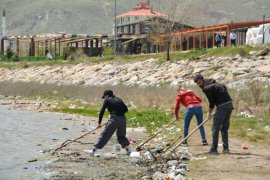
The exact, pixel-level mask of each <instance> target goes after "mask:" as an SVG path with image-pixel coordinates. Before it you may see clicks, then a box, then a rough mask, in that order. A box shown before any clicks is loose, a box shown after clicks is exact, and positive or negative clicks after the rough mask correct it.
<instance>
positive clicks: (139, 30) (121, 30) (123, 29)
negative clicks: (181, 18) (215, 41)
mask: <svg viewBox="0 0 270 180" xmlns="http://www.w3.org/2000/svg"><path fill="white" fill-rule="evenodd" d="M162 16H165V14H162V13H159V12H155V11H153V8H152V7H150V1H149V0H148V1H145V0H140V2H139V3H138V4H137V5H136V6H135V7H134V8H133V9H132V10H131V11H128V12H126V13H123V14H120V15H118V16H116V32H117V34H118V35H119V34H120V35H124V34H126V35H140V34H143V33H144V27H142V26H141V23H140V22H143V21H145V20H147V19H149V18H153V17H162Z"/></svg>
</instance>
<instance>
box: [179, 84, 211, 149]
mask: <svg viewBox="0 0 270 180" xmlns="http://www.w3.org/2000/svg"><path fill="white" fill-rule="evenodd" d="M177 91H178V94H177V97H176V103H175V107H174V114H175V118H176V120H177V121H179V115H178V111H179V108H180V103H181V104H183V105H184V106H185V107H186V108H187V111H186V115H185V122H184V137H185V138H186V137H187V136H188V129H189V125H190V121H191V119H192V117H193V115H195V116H196V118H197V123H198V125H200V124H201V123H202V122H203V111H202V106H201V101H202V100H201V98H199V97H198V96H197V95H196V94H195V93H194V92H193V91H191V90H186V88H185V87H184V86H179V87H178V90H177ZM200 133H201V138H202V145H208V143H207V140H206V137H205V130H204V127H203V125H202V126H201V127H200ZM181 145H182V146H187V145H188V144H187V140H185V141H184V142H183V143H182V144H181Z"/></svg>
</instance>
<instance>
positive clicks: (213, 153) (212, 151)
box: [208, 149, 218, 155]
mask: <svg viewBox="0 0 270 180" xmlns="http://www.w3.org/2000/svg"><path fill="white" fill-rule="evenodd" d="M208 154H212V155H217V154H218V151H217V150H216V149H210V150H209V151H208Z"/></svg>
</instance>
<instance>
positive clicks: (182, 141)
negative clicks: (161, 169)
mask: <svg viewBox="0 0 270 180" xmlns="http://www.w3.org/2000/svg"><path fill="white" fill-rule="evenodd" d="M214 114H215V113H213V114H212V115H211V117H212V116H213V115H214ZM209 119H211V118H207V119H206V120H204V121H203V122H202V123H201V124H200V125H199V126H197V127H196V128H195V129H194V130H193V131H192V132H191V133H190V134H189V135H187V136H186V137H185V138H184V139H182V141H180V142H179V143H178V144H177V145H176V146H175V147H174V148H173V149H172V150H171V152H173V151H175V149H176V148H177V147H178V146H180V145H181V144H182V143H183V142H184V141H185V140H186V139H187V138H188V137H189V136H191V135H192V134H194V132H195V131H197V130H198V129H199V128H200V127H201V126H202V125H203V124H204V123H206V121H208V120H209ZM167 150H168V149H166V151H167ZM164 154H165V152H164V153H163V155H164Z"/></svg>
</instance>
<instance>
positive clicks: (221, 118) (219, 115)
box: [211, 103, 233, 151]
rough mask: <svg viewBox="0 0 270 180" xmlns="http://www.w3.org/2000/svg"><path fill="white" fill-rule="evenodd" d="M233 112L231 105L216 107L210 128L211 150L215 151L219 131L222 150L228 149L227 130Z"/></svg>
mask: <svg viewBox="0 0 270 180" xmlns="http://www.w3.org/2000/svg"><path fill="white" fill-rule="evenodd" d="M232 110H233V106H232V103H228V104H224V105H221V106H218V107H217V109H216V113H215V115H214V120H213V126H212V133H213V134H212V140H213V142H212V146H211V150H213V151H216V150H217V147H218V138H219V131H221V138H222V142H223V149H224V150H228V149H229V140H228V129H229V127H230V118H231V113H232Z"/></svg>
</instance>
